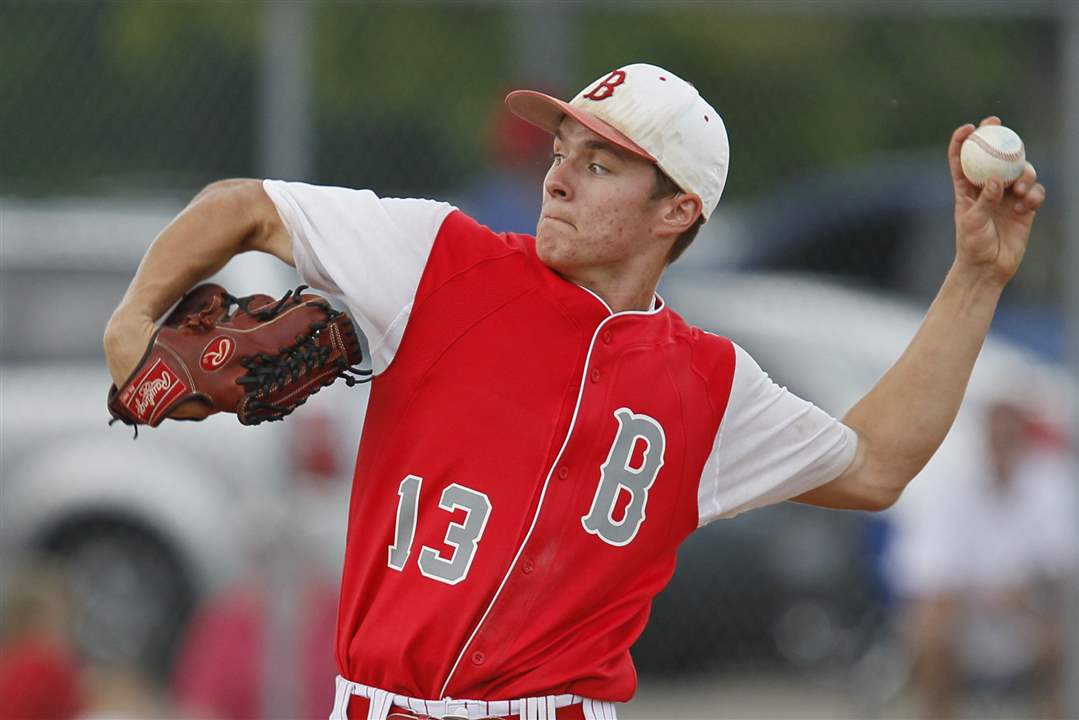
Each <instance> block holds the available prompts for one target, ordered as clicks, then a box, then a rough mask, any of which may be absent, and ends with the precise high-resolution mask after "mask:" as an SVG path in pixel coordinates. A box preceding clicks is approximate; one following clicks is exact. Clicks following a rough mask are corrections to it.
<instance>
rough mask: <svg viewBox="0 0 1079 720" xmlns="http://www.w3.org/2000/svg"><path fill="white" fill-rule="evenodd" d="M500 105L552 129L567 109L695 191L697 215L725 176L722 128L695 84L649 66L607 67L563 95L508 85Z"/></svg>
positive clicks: (715, 199)
mask: <svg viewBox="0 0 1079 720" xmlns="http://www.w3.org/2000/svg"><path fill="white" fill-rule="evenodd" d="M506 104H507V105H508V106H509V108H510V110H512V111H513V112H514V113H515V114H517V115H519V116H520V117H522V118H524V119H525V120H527V121H528V122H530V123H532V124H533V125H537V126H539V127H541V128H543V129H544V130H546V131H548V132H550V133H554V132H555V131H556V130H558V125H559V123H560V122H562V118H563V117H565V116H567V115H568V116H570V117H572V118H573V119H574V120H576V121H577V122H579V123H581V124H582V125H584V126H585V127H586V128H588V129H589V130H591V131H592V132H594V133H596V134H597V135H599V136H601V137H603V138H604V139H606V140H607V141H609V142H612V143H614V144H615V145H617V146H619V147H621V148H623V149H624V150H627V151H629V152H631V153H633V154H634V155H637V156H639V157H642V158H644V159H646V160H649V161H651V162H654V163H656V165H658V166H659V168H660V169H661V170H662V171H663V172H665V173H666V174H667V176H668V177H670V178H671V180H673V181H674V182H675V184H677V185H678V187H680V188H682V190H684V191H686V192H690V193H694V194H696V195H699V196H700V198H701V204H702V206H703V208H702V212H703V214H704V217H705V219H708V217H709V216H710V215H711V214H712V211H713V210H715V208H716V205H718V204H719V197H720V195H722V194H723V186H724V185H725V184H726V182H727V166H728V164H729V159H730V146H729V145H728V143H727V129H726V127H724V125H723V119H722V118H721V117H720V116H719V113H717V112H716V111H715V109H714V108H713V107H712V106H711V105H709V104H708V103H707V102H705V100H704V98H702V97H701V95H700V93H698V92H697V88H695V87H693V86H692V85H691V84H689V83H688V82H686V81H685V80H683V79H682V78H680V77H678V76H677V75H675V74H674V73H672V72H669V71H667V70H664V69H663V68H661V67H656V66H655V65H648V64H645V63H636V64H633V65H626V66H625V67H622V68H619V69H617V70H612V71H611V72H609V73H607V74H606V75H604V76H603V77H601V78H599V79H597V80H596V81H595V82H593V83H592V84H590V85H589V86H588V87H586V88H585V89H584V90H582V91H581V92H579V93H578V94H577V96H576V97H575V98H573V99H572V100H570V101H569V102H565V101H563V100H559V99H558V98H555V97H551V96H550V95H545V94H544V93H541V92H536V91H535V90H514V91H513V92H511V93H510V94H509V95H507V96H506Z"/></svg>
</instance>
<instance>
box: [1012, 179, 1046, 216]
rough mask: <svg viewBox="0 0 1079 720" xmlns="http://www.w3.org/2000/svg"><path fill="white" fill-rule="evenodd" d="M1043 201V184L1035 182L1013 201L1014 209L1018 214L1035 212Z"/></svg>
mask: <svg viewBox="0 0 1079 720" xmlns="http://www.w3.org/2000/svg"><path fill="white" fill-rule="evenodd" d="M1044 202H1045V186H1044V185H1042V184H1041V183H1035V184H1034V186H1033V187H1031V188H1030V191H1029V192H1027V194H1026V195H1024V196H1023V197H1021V198H1019V199H1018V200H1016V201H1015V206H1014V208H1013V209H1014V210H1015V212H1016V213H1018V214H1019V215H1022V214H1024V213H1028V212H1035V211H1036V210H1038V208H1040V207H1041V206H1042V204H1043V203H1044Z"/></svg>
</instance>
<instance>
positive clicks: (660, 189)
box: [651, 165, 704, 265]
mask: <svg viewBox="0 0 1079 720" xmlns="http://www.w3.org/2000/svg"><path fill="white" fill-rule="evenodd" d="M652 169H653V170H655V173H656V178H655V183H653V185H652V198H651V199H652V200H662V199H663V198H669V197H674V196H675V195H677V194H679V193H681V192H685V191H684V190H682V188H680V187H678V184H677V183H676V182H675V181H674V180H671V178H670V176H669V175H667V173H665V172H663V171H662V170H661V169H660V167H659V165H653V166H652ZM703 224H704V213H701V215H700V216H698V217H697V220H696V221H695V222H694V223H693V225H691V226H690V227H689V228H688V229H687V230H686V231H685V232H683V233H682V234H681V235H679V236H678V237H677V238H676V239H675V241H674V245H671V251H670V252H669V253H667V264H668V265H670V264H671V263H673V262H674V261H675V260H677V259H678V258H679V257H681V256H682V253H684V252H685V251H686V248H688V247H689V246H690V244H691V243H692V242H693V240H694V239H695V238H696V237H697V231H698V230H700V229H701V225H703Z"/></svg>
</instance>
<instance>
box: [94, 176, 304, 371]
mask: <svg viewBox="0 0 1079 720" xmlns="http://www.w3.org/2000/svg"><path fill="white" fill-rule="evenodd" d="M249 250H259V251H261V252H266V253H269V254H271V255H274V256H276V257H278V258H280V259H281V260H283V261H284V262H286V263H288V264H290V265H294V264H295V263H294V261H293V257H292V243H291V239H290V237H289V233H288V231H287V230H286V228H285V226H284V224H283V223H282V221H281V217H280V216H279V215H278V212H277V209H276V207H275V206H274V203H273V201H272V200H271V199H270V197H269V195H267V194H266V191H265V190H264V189H263V186H262V181H260V180H221V181H218V182H215V183H212V184H210V185H208V186H207V187H206V188H205V189H203V190H202V191H201V192H200V193H199V194H198V195H196V196H195V197H194V198H193V199H192V200H191V202H190V203H188V205H187V207H185V208H184V209H183V211H182V212H181V213H180V214H179V215H177V216H176V217H175V218H174V219H173V220H172V222H170V223H169V224H168V225H167V226H166V227H165V229H164V230H162V231H161V232H160V233H159V234H158V236H157V237H156V238H154V241H153V243H152V244H151V245H150V248H149V249H148V250H147V251H146V255H145V256H144V257H143V259H142V262H141V263H140V264H139V268H138V270H137V271H136V273H135V277H134V279H132V281H131V284H130V285H129V286H128V289H127V292H126V293H124V297H123V299H122V300H121V301H120V304H119V306H118V307H117V308H116V310H115V311H114V312H113V314H112V317H111V318H110V319H109V323H108V326H107V327H106V329H105V338H104V344H105V360H106V363H107V365H108V368H109V373H110V374H111V375H112V379H113V382H115V383H116V385H117V386H118V387H119V386H120V385H121V384H123V382H124V381H125V380H126V379H127V377H128V376H129V375H130V374H131V371H132V370H133V369H134V368H135V366H136V365H137V364H138V362H139V360H140V359H141V358H142V355H143V353H144V352H145V351H146V347H147V345H148V344H149V342H150V339H151V337H152V336H153V333H154V329H155V326H154V322H155V320H157V319H158V318H159V317H161V316H162V315H164V314H165V311H167V310H168V309H169V308H170V307H171V306H172V305H173V304H174V303H175V302H176V301H177V300H179V299H180V297H182V296H183V294H184V293H185V292H187V291H188V290H189V289H191V287H192V286H194V285H195V284H197V283H199V282H201V281H203V280H205V279H206V278H208V277H209V276H210V275H213V274H214V273H215V272H217V271H218V270H220V269H221V268H222V267H223V266H224V265H225V263H227V262H228V261H229V260H231V259H232V258H233V257H234V256H236V255H238V254H240V253H242V252H247V251H249Z"/></svg>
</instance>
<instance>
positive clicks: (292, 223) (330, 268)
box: [262, 180, 454, 374]
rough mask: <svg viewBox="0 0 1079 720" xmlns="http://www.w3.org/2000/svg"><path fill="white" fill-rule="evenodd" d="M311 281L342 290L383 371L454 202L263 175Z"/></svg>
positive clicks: (304, 274)
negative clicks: (381, 194) (383, 194)
mask: <svg viewBox="0 0 1079 720" xmlns="http://www.w3.org/2000/svg"><path fill="white" fill-rule="evenodd" d="M262 186H263V188H264V189H265V190H266V194H267V195H269V196H270V199H271V200H273V203H274V205H276V206H277V212H278V214H279V215H280V216H281V221H282V222H283V223H284V224H285V227H286V228H287V229H288V232H289V235H290V236H291V237H292V256H293V259H294V261H295V263H296V269H297V271H299V273H300V277H301V278H303V280H304V282H305V283H307V284H308V285H310V286H311V287H313V288H316V289H318V290H324V291H325V292H328V293H331V294H333V295H337V296H339V297H340V298H341V299H342V300H343V301H344V303H345V305H346V306H347V307H348V309H349V312H350V313H351V314H352V317H353V319H354V320H355V321H356V322H357V324H358V325H359V326H360V330H362V331H363V334H364V335H366V336H367V341H368V344H369V346H370V351H371V364H372V370H373V371H374V372H375V373H376V374H378V373H380V372H382V371H383V370H385V369H386V368H387V367H388V366H389V364H390V362H391V361H392V360H393V356H394V354H395V353H396V352H397V348H398V346H399V345H400V343H401V337H402V335H404V331H405V325H406V324H407V322H408V316H409V313H410V312H411V310H412V301H413V299H414V298H415V296H416V290H417V288H418V287H419V284H420V276H421V275H422V274H423V268H424V266H425V265H426V264H427V257H428V255H429V254H430V252H431V247H432V246H433V245H434V242H435V237H436V236H437V235H438V231H439V228H440V227H441V226H442V222H443V220H445V219H446V216H447V215H449V214H450V213H451V212H453V210H454V208H453V206H452V205H449V204H447V203H443V202H436V201H434V200H415V199H396V198H379V197H378V196H377V195H375V194H374V193H373V192H371V191H370V190H350V189H347V188H340V187H323V186H317V185H308V184H306V183H295V182H282V181H280V180H264V181H263V183H262Z"/></svg>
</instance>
